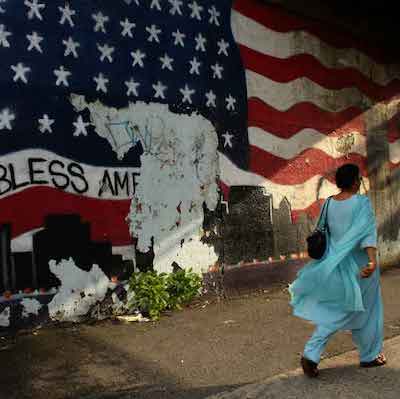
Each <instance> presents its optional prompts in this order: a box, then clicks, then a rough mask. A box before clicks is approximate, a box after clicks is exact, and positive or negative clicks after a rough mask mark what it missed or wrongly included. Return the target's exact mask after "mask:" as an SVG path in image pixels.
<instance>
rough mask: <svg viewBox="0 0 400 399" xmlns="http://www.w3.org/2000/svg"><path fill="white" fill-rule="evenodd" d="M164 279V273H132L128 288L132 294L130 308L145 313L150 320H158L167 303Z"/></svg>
mask: <svg viewBox="0 0 400 399" xmlns="http://www.w3.org/2000/svg"><path fill="white" fill-rule="evenodd" d="M165 277H166V274H165V273H161V274H157V272H153V271H148V272H141V273H134V274H133V275H132V277H131V278H130V280H129V288H130V289H131V290H132V291H133V292H134V297H133V300H132V301H131V303H130V306H131V307H136V308H139V309H140V310H141V311H142V312H145V313H147V314H148V315H149V316H150V318H151V319H152V320H157V319H159V317H160V314H161V312H162V311H163V310H165V309H166V308H167V307H168V303H169V302H168V300H169V294H168V292H167V289H166V280H165Z"/></svg>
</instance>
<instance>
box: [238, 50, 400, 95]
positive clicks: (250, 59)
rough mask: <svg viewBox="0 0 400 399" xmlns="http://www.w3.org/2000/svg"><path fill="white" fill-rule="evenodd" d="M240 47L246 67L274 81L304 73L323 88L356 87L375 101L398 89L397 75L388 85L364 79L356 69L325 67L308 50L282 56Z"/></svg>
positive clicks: (293, 77) (295, 77) (282, 80)
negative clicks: (291, 55) (303, 52)
mask: <svg viewBox="0 0 400 399" xmlns="http://www.w3.org/2000/svg"><path fill="white" fill-rule="evenodd" d="M239 49H240V54H241V56H242V60H243V63H244V66H245V68H246V69H249V70H251V71H253V72H256V73H258V74H260V75H263V76H266V77H267V78H269V79H272V80H273V81H275V82H281V83H287V82H290V81H292V80H295V79H298V78H303V77H305V78H308V79H310V80H312V81H313V82H315V83H317V84H318V85H320V86H322V87H325V88H326V89H332V90H340V89H343V88H347V87H356V88H358V89H359V90H360V91H361V92H362V93H364V94H365V95H367V96H368V97H370V98H371V99H375V100H377V101H382V100H385V99H388V98H391V97H393V96H394V95H396V94H397V93H399V92H400V81H399V80H398V79H395V80H393V81H392V82H390V83H389V84H388V85H387V86H380V85H378V84H376V83H374V82H373V81H372V80H370V79H367V78H366V77H365V76H364V75H363V74H362V73H361V72H359V71H357V70H356V69H353V68H341V69H333V68H327V67H325V66H324V65H322V64H321V63H320V62H319V61H318V60H317V59H316V58H315V57H313V56H311V55H309V54H300V55H295V56H293V57H290V58H285V59H281V58H276V57H272V56H270V55H267V54H262V53H259V52H258V51H255V50H252V49H250V48H248V47H246V46H243V45H239Z"/></svg>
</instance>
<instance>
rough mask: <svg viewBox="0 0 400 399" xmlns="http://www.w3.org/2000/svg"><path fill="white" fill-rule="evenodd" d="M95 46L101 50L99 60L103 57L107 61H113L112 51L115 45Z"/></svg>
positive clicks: (102, 59)
mask: <svg viewBox="0 0 400 399" xmlns="http://www.w3.org/2000/svg"><path fill="white" fill-rule="evenodd" d="M97 48H98V49H99V51H100V52H101V56H100V61H101V62H103V61H104V59H105V58H107V60H108V62H110V63H111V62H113V58H112V53H113V52H114V50H115V47H110V46H109V45H108V44H105V45H104V46H100V44H97Z"/></svg>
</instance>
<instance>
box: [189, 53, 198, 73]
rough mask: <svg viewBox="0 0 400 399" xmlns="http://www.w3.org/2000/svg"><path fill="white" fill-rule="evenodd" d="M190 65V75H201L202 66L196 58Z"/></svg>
mask: <svg viewBox="0 0 400 399" xmlns="http://www.w3.org/2000/svg"><path fill="white" fill-rule="evenodd" d="M189 63H190V71H189V72H190V74H191V75H193V74H194V73H195V74H196V75H200V71H199V67H200V65H201V62H199V61H197V58H196V57H193V59H192V60H191V61H189Z"/></svg>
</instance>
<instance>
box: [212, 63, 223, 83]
mask: <svg viewBox="0 0 400 399" xmlns="http://www.w3.org/2000/svg"><path fill="white" fill-rule="evenodd" d="M211 69H212V70H213V71H214V73H213V78H214V79H216V78H218V79H222V71H223V70H224V68H223V67H222V66H221V65H219V64H218V62H217V63H216V64H215V65H211Z"/></svg>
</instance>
